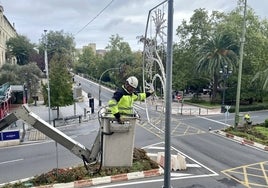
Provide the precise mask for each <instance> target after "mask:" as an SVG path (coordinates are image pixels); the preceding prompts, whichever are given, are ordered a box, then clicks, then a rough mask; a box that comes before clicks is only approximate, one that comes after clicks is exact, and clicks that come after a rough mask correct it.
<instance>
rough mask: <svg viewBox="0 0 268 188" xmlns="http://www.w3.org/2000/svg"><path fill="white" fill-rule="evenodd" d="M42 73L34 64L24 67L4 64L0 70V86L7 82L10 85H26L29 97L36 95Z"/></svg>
mask: <svg viewBox="0 0 268 188" xmlns="http://www.w3.org/2000/svg"><path fill="white" fill-rule="evenodd" d="M41 76H42V72H41V71H40V69H39V68H38V67H37V65H36V64H35V63H29V64H26V65H21V66H20V65H17V64H15V65H11V64H4V65H3V67H2V68H1V69H0V84H1V85H2V84H4V83H6V82H9V83H10V84H11V85H24V84H25V85H26V86H27V88H28V92H29V95H30V97H31V96H34V95H36V94H37V91H38V90H39V87H40V85H39V80H40V77H41Z"/></svg>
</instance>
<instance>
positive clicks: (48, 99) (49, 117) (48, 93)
mask: <svg viewBox="0 0 268 188" xmlns="http://www.w3.org/2000/svg"><path fill="white" fill-rule="evenodd" d="M44 32H45V68H46V76H47V102H48V122H49V124H51V116H50V85H49V73H48V60H47V30H44Z"/></svg>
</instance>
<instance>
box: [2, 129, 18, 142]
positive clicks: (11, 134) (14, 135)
mask: <svg viewBox="0 0 268 188" xmlns="http://www.w3.org/2000/svg"><path fill="white" fill-rule="evenodd" d="M2 136H3V140H16V139H20V131H8V132H2Z"/></svg>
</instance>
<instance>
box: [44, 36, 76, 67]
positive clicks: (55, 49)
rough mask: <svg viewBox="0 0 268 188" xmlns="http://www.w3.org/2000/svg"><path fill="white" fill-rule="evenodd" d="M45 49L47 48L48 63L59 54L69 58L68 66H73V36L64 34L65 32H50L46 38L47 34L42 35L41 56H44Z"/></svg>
mask: <svg viewBox="0 0 268 188" xmlns="http://www.w3.org/2000/svg"><path fill="white" fill-rule="evenodd" d="M46 44H47V46H46ZM45 47H47V55H48V63H50V60H51V59H52V58H53V56H54V54H56V53H57V54H64V55H65V56H68V60H67V62H66V65H67V66H68V67H71V66H72V63H73V54H74V51H75V42H74V37H73V36H72V35H71V34H68V33H64V31H49V32H48V33H47V35H46V36H45V34H44V35H42V39H41V42H40V45H39V53H40V54H42V55H43V54H44V50H45ZM43 59H44V58H43Z"/></svg>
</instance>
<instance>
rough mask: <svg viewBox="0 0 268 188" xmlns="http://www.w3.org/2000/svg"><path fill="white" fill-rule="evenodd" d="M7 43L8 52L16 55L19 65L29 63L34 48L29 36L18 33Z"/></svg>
mask: <svg viewBox="0 0 268 188" xmlns="http://www.w3.org/2000/svg"><path fill="white" fill-rule="evenodd" d="M6 45H7V54H9V55H12V56H15V57H16V59H17V64H18V65H25V64H28V63H29V57H30V52H31V51H32V50H33V48H34V45H33V44H31V43H30V40H29V39H28V38H27V37H25V36H23V35H18V36H17V37H13V38H10V39H9V40H8V41H7V42H6ZM8 58H10V57H8Z"/></svg>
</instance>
